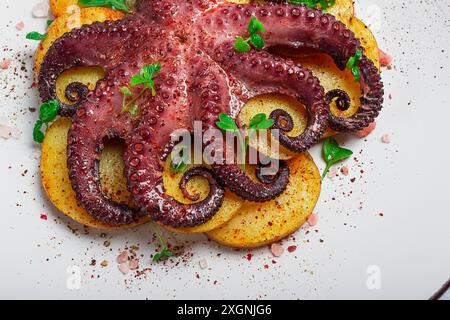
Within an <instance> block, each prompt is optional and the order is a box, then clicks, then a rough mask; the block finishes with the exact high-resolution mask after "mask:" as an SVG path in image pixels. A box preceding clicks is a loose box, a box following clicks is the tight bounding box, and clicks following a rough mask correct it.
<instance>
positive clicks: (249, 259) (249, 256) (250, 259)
mask: <svg viewBox="0 0 450 320" xmlns="http://www.w3.org/2000/svg"><path fill="white" fill-rule="evenodd" d="M252 257H253V254H251V253H247V260H248V261H252Z"/></svg>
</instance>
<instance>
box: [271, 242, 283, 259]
mask: <svg viewBox="0 0 450 320" xmlns="http://www.w3.org/2000/svg"><path fill="white" fill-rule="evenodd" d="M270 251H271V252H272V254H273V256H274V257H281V255H282V254H283V252H284V249H283V247H282V246H280V245H279V244H278V243H273V244H272V245H271V246H270Z"/></svg>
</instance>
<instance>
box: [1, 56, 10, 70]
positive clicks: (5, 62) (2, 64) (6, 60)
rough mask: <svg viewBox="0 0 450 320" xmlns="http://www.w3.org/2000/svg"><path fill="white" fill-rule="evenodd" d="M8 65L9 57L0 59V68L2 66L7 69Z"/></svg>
mask: <svg viewBox="0 0 450 320" xmlns="http://www.w3.org/2000/svg"><path fill="white" fill-rule="evenodd" d="M10 65H11V59H3V60H2V61H0V68H2V69H3V70H6V69H8V68H9V66H10Z"/></svg>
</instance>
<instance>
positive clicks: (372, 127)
mask: <svg viewBox="0 0 450 320" xmlns="http://www.w3.org/2000/svg"><path fill="white" fill-rule="evenodd" d="M376 126H377V125H376V123H375V122H372V123H371V124H369V125H368V126H367V127H366V128H364V129H361V130H359V131H357V132H356V133H355V134H356V136H357V137H358V138H365V137H367V136H368V135H369V134H371V133H372V131H373V130H375V128H376Z"/></svg>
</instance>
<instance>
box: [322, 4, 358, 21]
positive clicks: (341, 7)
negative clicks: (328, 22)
mask: <svg viewBox="0 0 450 320" xmlns="http://www.w3.org/2000/svg"><path fill="white" fill-rule="evenodd" d="M327 12H328V13H330V14H332V15H333V16H335V17H336V18H337V19H338V20H340V21H342V22H344V23H347V22H348V21H350V19H351V18H352V17H353V16H354V15H355V6H354V5H353V0H336V2H335V4H334V5H333V6H331V7H330V8H328V9H327Z"/></svg>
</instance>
